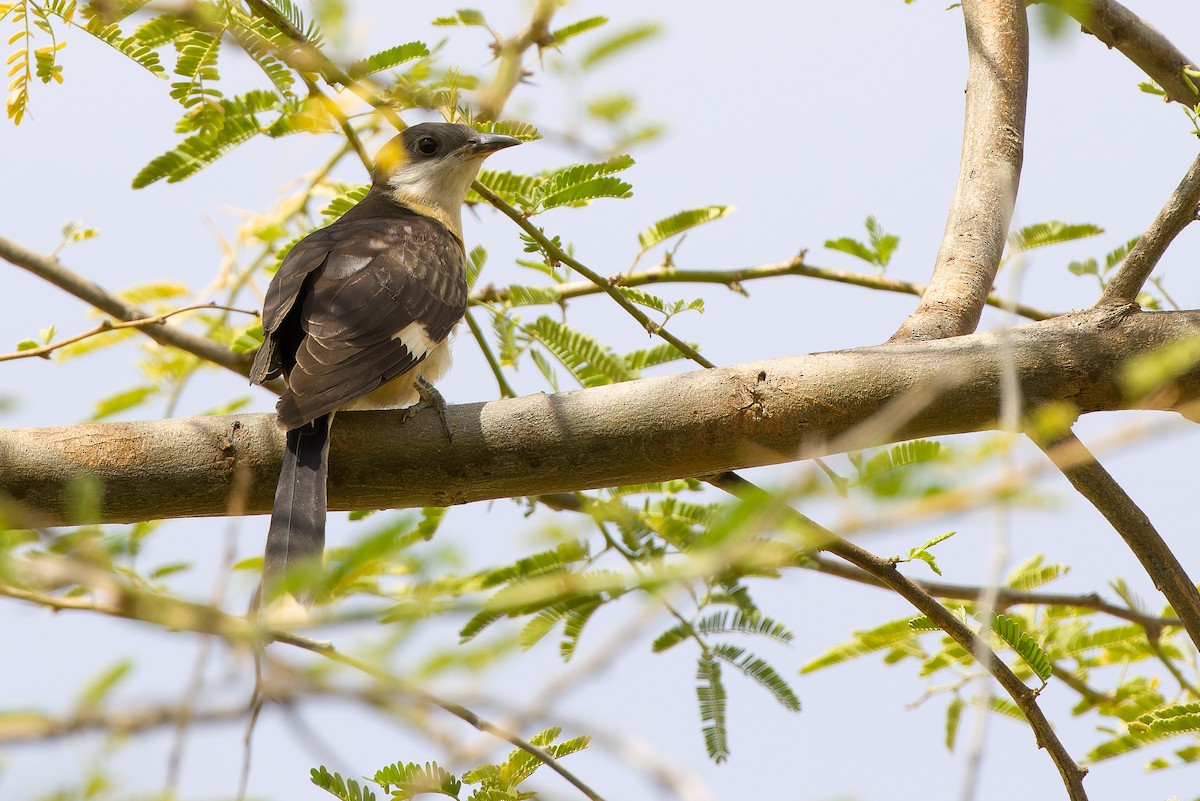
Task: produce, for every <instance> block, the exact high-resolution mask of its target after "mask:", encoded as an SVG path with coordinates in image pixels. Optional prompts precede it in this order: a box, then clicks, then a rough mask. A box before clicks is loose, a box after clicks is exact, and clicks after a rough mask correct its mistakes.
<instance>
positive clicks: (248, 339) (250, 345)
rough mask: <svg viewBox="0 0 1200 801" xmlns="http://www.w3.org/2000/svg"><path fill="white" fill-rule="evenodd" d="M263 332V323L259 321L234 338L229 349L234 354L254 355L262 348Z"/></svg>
mask: <svg viewBox="0 0 1200 801" xmlns="http://www.w3.org/2000/svg"><path fill="white" fill-rule="evenodd" d="M262 343H263V330H262V322H261V321H259V322H257V323H254V324H252V325H248V326H246V327H245V328H244V329H242V330H241V331H240V332H238V334H237V336H235V337H234V338H233V342H232V343H231V344H230V346H229V349H230V350H231V351H233V352H234V353H253V352H254V351H256V350H258V349H259V348H260V347H262Z"/></svg>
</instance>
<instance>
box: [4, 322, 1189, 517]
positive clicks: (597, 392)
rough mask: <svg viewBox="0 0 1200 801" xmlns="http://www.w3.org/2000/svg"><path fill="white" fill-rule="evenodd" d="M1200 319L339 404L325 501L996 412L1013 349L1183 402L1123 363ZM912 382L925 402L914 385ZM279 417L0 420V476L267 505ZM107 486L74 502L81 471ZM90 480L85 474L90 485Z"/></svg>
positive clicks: (388, 501) (1082, 389)
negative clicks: (556, 388)
mask: <svg viewBox="0 0 1200 801" xmlns="http://www.w3.org/2000/svg"><path fill="white" fill-rule="evenodd" d="M1198 333H1200V311H1188V312H1130V313H1127V314H1112V313H1104V312H1100V311H1094V312H1087V313H1079V314H1073V315H1066V316H1063V317H1059V318H1055V319H1053V320H1048V321H1044V322H1037V323H1032V324H1030V325H1025V326H1021V327H1019V328H1014V329H1011V330H1010V331H1009V334H1008V338H1009V341H1008V343H1002V341H1001V336H1000V335H999V334H998V333H995V332H991V333H984V334H974V335H971V336H966V337H954V338H951V339H946V340H938V341H932V342H904V343H892V344H887V345H880V346H876V347H869V348H857V349H854V350H845V351H836V352H830V353H819V354H813V355H808V356H795V357H788V358H783V359H774V360H771V361H762V362H753V363H749V364H743V365H738V366H735V367H726V368H717V369H712V370H702V371H698V372H691V373H683V374H679V375H672V376H665V377H659V378H648V379H642V380H639V381H631V382H627V383H623V384H615V385H611V386H604V387H596V388H592V389H585V390H576V391H573V392H565V393H561V394H557V395H544V394H539V395H530V396H526V397H522V398H515V399H511V400H501V401H493V402H490V403H471V404H463V405H458V406H453V407H451V408H450V419H451V424H452V426H453V430H454V440H453V442H448V441H447V440H446V436H445V434H444V433H443V431H442V428H441V423H440V421H439V419H438V417H437V415H436V414H435V413H433V412H432V411H430V410H425V411H422V412H420V413H418V414H416V415H415V416H414V417H412V418H411V419H409V420H407V421H403V420H402V418H403V414H404V413H403V412H346V413H343V414H339V415H338V417H337V420H336V422H335V423H334V426H333V442H332V446H331V450H330V474H329V499H330V508H332V509H380V508H393V507H417V506H448V505H453V504H459V503H467V502H470V501H479V500H487V499H493V498H505V497H513V496H524V495H540V494H544V493H552V492H566V491H574V490H583V489H592V488H596V487H607V486H615V485H620V484H632V483H639V482H646V481H661V480H666V479H674V478H682V477H688V476H706V475H712V474H715V473H719V472H723V471H726V470H735V469H740V468H746V467H754V466H761V465H770V464H778V463H782V462H788V461H793V460H796V459H800V458H805V457H810V456H815V455H819V454H824V453H830V452H840V451H844V450H848V449H852V448H862V447H866V446H870V445H877V444H881V443H884V442H891V441H899V440H905V439H912V438H915V437H936V436H946V435H950V434H960V433H966V432H972V431H981V430H987V429H990V428H992V427H994V426H995V423H996V420H997V418H998V415H999V404H1000V396H1001V390H1000V381H1001V374H1002V369H1001V368H1002V362H1001V360H1002V359H1003V358H1005V354H1006V353H1009V354H1011V357H1012V358H1013V359H1014V360H1015V366H1016V371H1017V375H1018V376H1019V377H1020V383H1021V395H1022V397H1023V398H1024V399H1025V408H1026V409H1030V408H1035V407H1037V406H1040V405H1043V404H1045V403H1048V402H1067V403H1070V404H1073V406H1074V407H1075V409H1076V410H1077V411H1078V412H1079V413H1086V412H1094V411H1106V410H1114V409H1127V408H1154V409H1171V410H1181V409H1183V408H1184V407H1185V406H1186V405H1187V404H1188V403H1189V402H1192V401H1195V400H1197V399H1200V369H1198V368H1195V367H1193V368H1192V369H1190V370H1188V371H1187V372H1186V373H1185V374H1184V375H1182V376H1181V377H1179V378H1178V379H1177V380H1176V381H1175V382H1174V383H1173V384H1172V385H1171V386H1170V387H1169V388H1167V389H1165V390H1160V391H1157V392H1155V393H1153V394H1152V395H1151V396H1148V397H1144V398H1136V397H1129V396H1128V395H1127V394H1126V392H1125V391H1124V389H1123V384H1122V380H1121V377H1122V364H1123V363H1124V362H1126V361H1127V360H1129V359H1133V358H1136V357H1139V356H1145V355H1148V354H1152V353H1154V352H1156V351H1157V350H1158V349H1159V348H1161V347H1163V346H1164V345H1167V344H1169V343H1171V342H1177V341H1180V340H1183V339H1186V338H1188V337H1195V336H1196V335H1197V334H1198ZM918 399H919V400H920V402H919V403H917V402H916V401H917V400H918ZM282 448H283V436H282V433H280V432H279V431H278V430H277V429H276V427H275V423H274V417H273V416H272V415H269V414H243V415H229V416H222V417H196V418H188V419H175V420H155V421H146V422H131V423H95V424H87V425H78V426H70V427H63V428H40V429H8V430H3V429H0V494H3V495H6V496H8V497H9V498H10V499H12V500H14V501H16V502H18V503H19V504H20V505H22V506H23V507H24V508H25V510H26V511H28V512H31V513H32V514H33V516H34V518H35V519H37V520H39V521H40V522H41V523H43V524H46V525H50V524H62V523H82V522H100V523H122V522H131V521H138V520H147V519H154V518H169V517H195V516H212V515H224V514H228V513H229V506H230V503H229V499H230V496H231V494H232V488H233V487H234V486H235V482H236V481H237V476H236V474H237V473H238V472H240V470H239V469H238V468H241V469H244V470H245V471H246V473H247V474H248V475H249V479H250V480H249V490H248V494H247V496H246V498H245V505H244V512H245V513H247V514H258V513H263V512H266V511H268V510H269V509H270V506H271V500H272V495H273V492H274V487H275V482H276V478H277V473H278V470H279V462H280V458H281V454H282ZM85 475H88V476H92V477H94V479H95V481H97V482H98V483H99V486H100V488H101V490H102V501H101V502H100V503H99V504H94V505H93V507H94V508H79V507H80V503H79V501H78V500H77V499H78V497H79V496H80V495H81V493H80V492H79V491H78V490H77V489H73V487H75V485H76V484H77V482H78V481H79V479H80V476H85ZM84 495H86V493H84Z"/></svg>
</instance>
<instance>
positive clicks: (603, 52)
mask: <svg viewBox="0 0 1200 801" xmlns="http://www.w3.org/2000/svg"><path fill="white" fill-rule="evenodd" d="M661 30H662V27H661V26H660V25H659V24H658V23H655V22H646V23H641V24H638V25H633V26H630V27H627V28H624V29H622V30H619V31H617V32H615V33H613V34H612V35H610V36H607V37H605V38H604V39H602V40H601V41H599V42H597V43H596V44H595V45H594V46H593V47H592V48H591V49H590V50H588V51H587V52H586V53H584V54H583V57H582V58H581V59H580V60H579V64H580V66H582V67H583V68H584V69H588V68H590V67H594V66H596V65H597V64H599V63H601V62H602V61H606V60H608V59H610V58H612V57H613V56H615V55H617V54H618V53H621V52H623V51H625V50H628V49H629V48H630V47H633V46H634V45H637V44H641V43H643V42H646V41H649V40H650V39H653V38H654V37H655V36H658V34H659V32H660V31H661Z"/></svg>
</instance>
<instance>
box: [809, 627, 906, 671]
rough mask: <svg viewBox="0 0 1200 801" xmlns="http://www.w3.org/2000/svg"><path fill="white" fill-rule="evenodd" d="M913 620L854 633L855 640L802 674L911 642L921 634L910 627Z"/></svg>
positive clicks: (840, 647) (838, 646)
mask: <svg viewBox="0 0 1200 801" xmlns="http://www.w3.org/2000/svg"><path fill="white" fill-rule="evenodd" d="M911 620H912V618H907V617H904V618H900V619H899V620H892V621H890V622H888V623H884V624H883V625H881V626H876V627H875V628H873V629H867V630H866V631H856V632H854V639H852V640H851V641H850V642H847V643H842V644H841V645H836V646H834V647H833V648H830V649H829V650H828V651H826V652H825V653H824V654H822V655H820V656H818V657H817V658H816V659H814V660H812V661H811V662H809V663H808V664H806V665H804V666H803V667H802V668H800V672H801V673H812V672H813V671H815V670H820V669H821V668H826V667H829V666H831V665H837V664H840V663H842V662H846V661H848V660H851V659H857V658H858V657H860V656H865V655H867V654H869V653H873V652H875V651H879V650H882V649H884V648H891V647H893V646H895V645H897V644H899V643H903V642H905V641H907V640H911V639H913V638H914V637H916V636H918V634H919V633H920V632H918V631H914V630H913V628H912V627H911V626H910V625H909V622H910V621H911Z"/></svg>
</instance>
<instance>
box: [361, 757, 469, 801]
mask: <svg viewBox="0 0 1200 801" xmlns="http://www.w3.org/2000/svg"><path fill="white" fill-rule="evenodd" d="M375 783H376V784H378V785H379V786H380V788H381V789H382V790H383V791H384V792H385V793H391V796H392V798H393V799H394V800H395V801H408V799H410V798H412V797H413V796H417V795H420V794H422V793H434V794H437V795H444V796H448V797H450V798H455V799H457V798H458V794H459V792H460V791H461V790H462V782H460V781H459V780H458V779H457V778H455V776H454V774H452V773H450V772H449V771H447V770H446V769H445V768H443V767H442V766H441V765H439V764H438V763H436V762H426V763H425V764H424V765H423V766H422V765H418V764H416V763H415V762H397V763H396V764H394V765H387V766H385V767H383V768H380V769H379V770H377V771H376V772H375Z"/></svg>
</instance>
